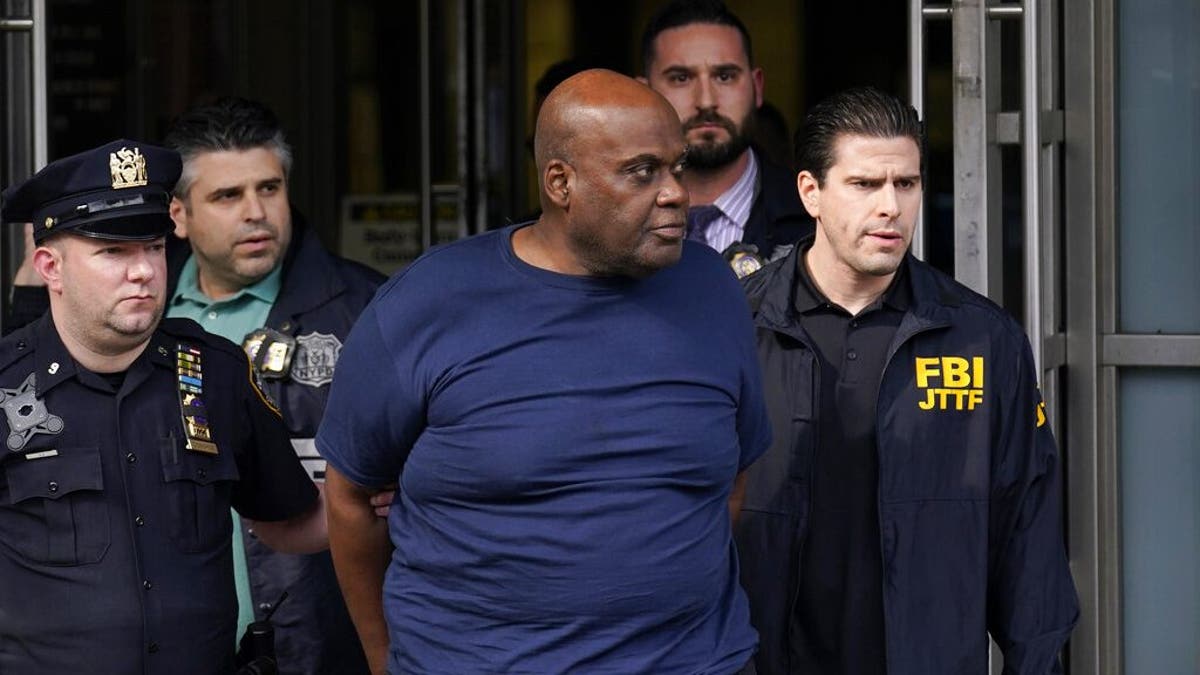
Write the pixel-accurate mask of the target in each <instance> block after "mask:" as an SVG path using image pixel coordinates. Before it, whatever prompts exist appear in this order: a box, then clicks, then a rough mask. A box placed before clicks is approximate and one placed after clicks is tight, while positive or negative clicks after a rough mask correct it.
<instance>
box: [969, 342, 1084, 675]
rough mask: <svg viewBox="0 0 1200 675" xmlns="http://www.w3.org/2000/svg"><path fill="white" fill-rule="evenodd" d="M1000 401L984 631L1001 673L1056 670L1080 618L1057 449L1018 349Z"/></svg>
mask: <svg viewBox="0 0 1200 675" xmlns="http://www.w3.org/2000/svg"><path fill="white" fill-rule="evenodd" d="M1019 366H1020V367H1019V368H1018V369H1017V370H1016V372H1015V373H1014V376H1015V377H1014V379H1015V381H1014V382H1012V386H1008V387H1002V388H1001V389H1000V390H999V391H1005V392H1010V393H1007V394H1006V395H1005V396H1004V400H1003V401H1002V402H1000V405H1001V406H1003V407H1004V408H1006V410H1004V414H1003V415H1002V417H1001V423H1000V425H999V427H1000V430H1001V431H1000V436H999V438H998V439H997V440H998V444H997V447H996V448H995V449H994V451H995V452H997V453H998V457H999V460H1000V463H999V465H998V466H996V467H995V468H994V477H993V486H992V500H991V508H990V511H991V514H990V518H991V536H990V537H989V539H990V541H989V548H990V551H989V558H990V560H989V570H990V571H989V575H988V576H989V578H988V630H989V632H990V633H991V634H992V637H993V638H994V639H995V640H996V644H998V645H999V646H1000V649H1001V651H1003V652H1004V672H1005V673H1013V674H1014V675H1048V674H1050V673H1061V672H1062V668H1061V664H1060V663H1059V660H1058V652H1059V650H1060V649H1062V647H1063V645H1064V644H1065V643H1066V641H1067V638H1068V637H1069V636H1070V634H1071V630H1072V628H1074V626H1075V623H1076V622H1077V621H1078V619H1079V600H1078V597H1077V596H1076V593H1075V585H1074V583H1073V582H1072V579H1071V570H1070V566H1069V564H1068V562H1067V555H1066V546H1065V544H1064V539H1063V531H1062V490H1061V478H1060V471H1059V467H1060V463H1059V461H1058V449H1057V448H1056V447H1055V442H1054V437H1053V435H1052V434H1051V433H1050V425H1049V424H1048V421H1047V419H1046V416H1045V412H1044V406H1043V404H1042V400H1041V395H1040V394H1039V393H1038V390H1037V381H1036V376H1035V372H1036V371H1035V370H1034V366H1033V355H1032V353H1031V352H1030V351H1029V349H1028V347H1026V348H1025V353H1024V354H1023V359H1022V362H1021V363H1020V364H1019Z"/></svg>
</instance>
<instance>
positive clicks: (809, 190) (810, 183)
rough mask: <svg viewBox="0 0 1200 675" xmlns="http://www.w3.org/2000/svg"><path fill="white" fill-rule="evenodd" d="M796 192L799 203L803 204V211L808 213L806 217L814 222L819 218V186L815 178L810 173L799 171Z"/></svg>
mask: <svg viewBox="0 0 1200 675" xmlns="http://www.w3.org/2000/svg"><path fill="white" fill-rule="evenodd" d="M796 191H797V192H799V193H800V201H801V202H803V203H804V210H805V211H808V215H810V216H812V217H813V219H814V220H815V219H817V218H820V217H821V184H820V183H818V182H817V177H816V176H814V175H812V172H810V171H801V172H800V174H799V175H798V176H796Z"/></svg>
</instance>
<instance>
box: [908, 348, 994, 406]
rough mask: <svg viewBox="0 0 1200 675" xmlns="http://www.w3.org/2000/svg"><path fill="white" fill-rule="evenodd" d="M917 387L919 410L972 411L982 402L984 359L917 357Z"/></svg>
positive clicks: (980, 357)
mask: <svg viewBox="0 0 1200 675" xmlns="http://www.w3.org/2000/svg"><path fill="white" fill-rule="evenodd" d="M915 372H916V377H917V388H918V389H923V390H924V391H925V398H924V400H918V401H917V406H918V407H920V408H921V410H974V409H975V406H977V405H980V404H982V403H983V372H984V366H983V357H982V356H972V357H970V358H969V359H968V358H966V357H963V356H918V357H916V370H915Z"/></svg>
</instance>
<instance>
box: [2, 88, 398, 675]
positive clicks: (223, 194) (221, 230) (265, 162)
mask: <svg viewBox="0 0 1200 675" xmlns="http://www.w3.org/2000/svg"><path fill="white" fill-rule="evenodd" d="M165 143H166V145H167V146H169V147H170V148H171V149H173V150H175V151H178V152H179V153H180V154H181V159H182V161H183V172H182V174H181V176H182V178H181V180H180V181H179V182H177V183H176V184H175V186H174V188H173V200H172V203H171V206H170V214H171V217H172V219H173V220H174V221H175V224H176V230H175V233H176V235H178V236H172V237H168V238H167V275H166V276H167V293H166V297H167V304H166V310H165V313H166V315H167V316H169V317H184V318H190V319H193V320H195V321H196V322H197V323H199V324H200V326H201V327H202V328H204V329H205V330H207V331H208V332H210V333H214V334H216V335H220V336H222V337H225V338H228V339H230V340H232V341H234V342H237V343H240V344H242V346H243V347H244V348H245V349H246V351H247V352H249V353H250V354H252V358H253V361H254V364H255V367H256V369H257V370H258V373H259V377H260V382H261V383H262V386H263V389H264V391H265V392H266V394H267V395H268V396H269V397H270V399H271V400H272V401H274V402H275V403H277V404H278V406H279V409H280V411H281V412H282V413H283V418H284V423H285V424H286V425H287V427H288V432H289V436H290V437H291V442H292V447H293V449H294V450H295V453H296V454H297V455H298V456H299V457H300V461H301V464H302V466H304V467H305V468H306V469H307V470H308V471H309V474H310V475H311V476H312V477H313V479H314V480H317V481H322V480H324V475H325V461H324V460H323V459H321V457H320V456H319V455H318V454H317V452H316V449H315V447H314V445H313V440H312V439H313V436H315V435H316V431H317V425H318V424H320V421H321V416H322V414H323V413H324V411H325V400H326V398H327V397H328V395H329V384H330V382H331V381H332V377H333V372H334V368H335V366H336V364H337V360H338V356H339V354H340V352H341V348H342V340H344V339H345V337H346V335H347V334H348V333H349V332H350V327H351V326H352V325H353V324H354V321H355V319H357V318H358V314H359V312H361V311H362V308H363V307H364V306H366V304H367V302H368V301H369V300H370V299H371V297H372V296H373V295H374V293H375V289H376V288H377V287H378V286H379V284H380V283H381V282H382V281H383V280H384V277H383V275H381V274H379V273H378V272H376V271H375V270H372V269H370V268H368V267H366V266H364V265H360V264H358V263H355V262H353V261H350V260H346V259H344V258H340V257H338V256H336V255H334V254H332V253H331V252H329V251H328V250H327V249H326V248H325V247H324V246H323V245H322V243H321V241H320V239H319V238H318V237H317V233H316V232H315V231H314V230H313V228H311V227H309V226H308V225H307V224H306V223H305V222H304V219H303V218H302V217H301V216H300V214H299V213H297V212H295V211H294V210H293V209H292V208H291V206H290V204H289V200H288V178H289V175H290V170H291V166H292V161H293V157H292V150H291V147H290V146H289V144H288V142H287V139H286V137H285V135H284V132H283V129H282V127H281V126H280V124H279V120H278V118H277V117H276V116H275V114H274V113H273V112H272V111H271V110H270V109H268V108H267V107H266V106H264V105H263V104H261V103H259V102H257V101H253V100H249V99H243V98H237V97H224V98H220V99H217V100H215V101H212V102H209V103H203V104H200V105H197V106H195V107H193V108H191V109H189V110H188V111H186V112H184V113H183V114H182V115H180V116H179V117H178V118H177V119H176V120H175V121H174V122H173V123H172V125H171V128H170V130H169V131H168V133H167V136H166V139H165ZM180 237H185V238H180ZM46 304H47V299H46V292H45V288H44V287H42V285H41V282H40V278H38V277H37V275H36V273H34V272H33V270H32V260H31V259H30V258H29V256H27V257H26V261H25V263H24V264H22V266H21V270H19V271H18V273H17V278H16V280H15V286H14V290H13V312H12V315H11V316H10V317H9V319H10V320H9V322H8V324H9V325H8V326H6V327H5V328H6V330H7V329H8V328H9V326H11V325H23V324H25V323H28V322H29V321H31V320H33V319H34V318H36V317H38V316H41V315H42V314H43V313H44V312H45V309H46ZM390 497H391V493H390V492H386V493H382V494H380V495H377V496H376V498H375V499H376V500H377V503H378V504H380V505H381V506H382V507H383V508H386V504H387V503H388V502H389V501H390ZM381 515H382V509H381ZM234 532H235V540H234V542H233V544H234V560H235V563H234V564H235V568H234V569H235V579H236V580H237V582H238V586H237V588H238V592H239V599H240V600H241V603H240V607H241V611H240V625H241V626H242V627H243V628H244V627H245V626H246V625H247V624H249V623H250V622H251V621H254V620H256V619H257V620H259V621H261V620H263V619H265V618H266V617H267V616H268V615H270V616H271V623H272V625H273V626H274V632H275V647H276V650H277V652H278V656H279V669H280V672H281V673H283V675H359V674H360V673H363V672H365V671H366V670H367V663H366V658H365V657H364V656H363V653H362V648H361V647H360V646H359V643H358V637H357V635H356V634H355V632H354V626H353V624H352V623H351V621H350V616H349V615H348V614H347V612H346V607H345V604H344V602H343V600H342V596H341V592H340V589H339V588H338V585H337V579H336V577H335V576H334V572H333V563H332V560H331V559H330V557H329V553H328V552H321V553H317V554H313V555H303V556H301V555H288V554H283V553H279V552H276V551H273V550H271V549H270V548H269V547H267V546H264V545H263V543H262V542H261V541H259V540H258V538H257V537H256V536H254V532H253V530H252V529H251V528H243V527H238V525H237V524H236V523H235V527H234ZM284 593H287V594H288V595H287V600H286V602H284V603H282V604H277V601H278V600H279V598H281V597H283V594H284ZM239 632H241V631H239Z"/></svg>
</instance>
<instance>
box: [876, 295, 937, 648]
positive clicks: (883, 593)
mask: <svg viewBox="0 0 1200 675" xmlns="http://www.w3.org/2000/svg"><path fill="white" fill-rule="evenodd" d="M908 316H915V315H912V314H908ZM901 322H902V325H903V319H901ZM949 327H950V324H949V323H927V324H925V325H921V326H917V327H915V328H913V329H912V330H911V331H910V332H909V333H908V334H902V335H901V336H900V339H899V340H895V339H894V340H893V341H892V347H891V349H889V350H888V356H887V361H885V362H884V364H883V370H882V371H881V372H880V373H879V382H877V383H876V384H875V458H876V461H878V462H879V475H878V476H876V478H875V480H876V484H875V519H876V520H877V521H878V522H879V560H880V563H882V565H883V569H881V570H879V572H880V580H881V583H882V584H883V588H881V589H879V590H880V598H881V599H882V600H883V607H882V608H881V609H882V610H883V663H884V667H885V668H887V667H888V666H889V665H890V664H891V663H892V659H891V652H892V648H891V644H890V643H889V641H888V622H887V604H888V600H887V598H888V594H887V576H888V575H887V569H888V562H887V561H886V560H884V555H883V554H884V545H883V543H884V532H883V491H882V489H881V487H880V483H881V482H882V480H883V438H882V436H881V434H880V431H881V430H882V425H881V424H880V423H879V422H880V420H879V393H880V391H881V390H882V389H883V381H884V379H885V378H886V377H887V372H888V368H891V367H892V360H893V359H894V358H896V354H897V353H899V352H900V348H901V347H903V346H904V345H905V344H907V343H908V342H909V341H910V340H912V339H913V338H915V337H917V336H918V335H921V334H922V333H929V332H932V331H935V330H940V329H943V328H949Z"/></svg>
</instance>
